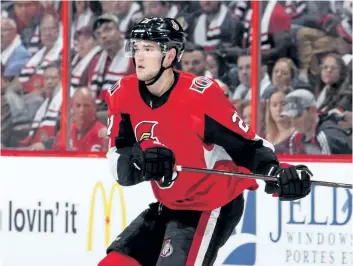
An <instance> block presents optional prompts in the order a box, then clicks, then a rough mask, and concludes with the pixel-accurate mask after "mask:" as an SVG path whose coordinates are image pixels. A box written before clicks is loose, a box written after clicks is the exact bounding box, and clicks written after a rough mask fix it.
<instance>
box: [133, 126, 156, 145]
mask: <svg viewBox="0 0 353 266" xmlns="http://www.w3.org/2000/svg"><path fill="white" fill-rule="evenodd" d="M157 124H158V122H157V121H141V122H140V123H138V124H137V125H136V126H135V137H136V140H137V141H138V142H140V141H142V140H145V139H153V140H156V141H158V142H159V140H158V138H157V137H156V136H155V135H154V127H155V126H156V125H157Z"/></svg>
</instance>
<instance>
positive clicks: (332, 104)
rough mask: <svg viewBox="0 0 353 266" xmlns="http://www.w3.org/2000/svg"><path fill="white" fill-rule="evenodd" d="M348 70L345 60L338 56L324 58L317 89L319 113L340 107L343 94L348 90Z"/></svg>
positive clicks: (331, 55)
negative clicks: (339, 103)
mask: <svg viewBox="0 0 353 266" xmlns="http://www.w3.org/2000/svg"><path fill="white" fill-rule="evenodd" d="M347 72H348V69H347V67H346V65H345V63H344V61H343V59H342V58H341V57H340V56H338V55H336V54H329V55H327V56H325V57H324V59H323V61H322V64H321V72H320V81H319V84H318V86H317V88H316V92H317V94H318V98H317V106H316V107H317V108H318V110H319V112H328V111H330V110H332V109H334V108H336V107H338V106H337V105H338V102H339V101H342V100H343V99H341V97H346V96H344V95H343V94H342V93H340V92H343V91H345V90H346V89H347V87H348V85H349V84H348V83H347ZM350 101H351V100H350Z"/></svg>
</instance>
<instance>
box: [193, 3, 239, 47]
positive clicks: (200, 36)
mask: <svg viewBox="0 0 353 266" xmlns="http://www.w3.org/2000/svg"><path fill="white" fill-rule="evenodd" d="M200 7H201V10H202V14H201V15H200V16H199V17H198V18H197V19H196V21H195V26H194V27H193V29H192V33H191V34H190V40H191V41H192V42H194V43H195V44H198V45H201V46H203V47H204V49H205V50H206V51H214V50H216V49H217V47H218V46H220V45H221V44H222V46H223V47H227V48H228V47H232V46H236V47H240V46H241V42H242V37H243V31H244V27H243V26H242V24H241V22H240V21H238V20H236V19H234V18H233V17H232V15H231V13H230V10H229V9H228V7H227V6H226V5H225V4H224V3H222V2H221V1H205V0H202V1H200Z"/></svg>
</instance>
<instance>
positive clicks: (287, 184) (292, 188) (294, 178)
mask: <svg viewBox="0 0 353 266" xmlns="http://www.w3.org/2000/svg"><path fill="white" fill-rule="evenodd" d="M282 166H284V167H282ZM282 166H279V165H278V166H272V167H270V168H269V171H268V173H266V174H267V175H270V176H275V177H277V178H278V181H277V182H271V181H266V187H265V192H266V193H269V194H273V193H276V194H278V196H279V199H280V200H282V201H291V200H297V199H301V198H304V197H305V196H306V195H308V194H309V193H310V191H311V182H310V177H311V176H312V175H313V174H312V173H311V171H310V170H309V169H308V167H307V166H305V165H297V166H292V165H287V164H282ZM298 171H300V177H299V175H298Z"/></svg>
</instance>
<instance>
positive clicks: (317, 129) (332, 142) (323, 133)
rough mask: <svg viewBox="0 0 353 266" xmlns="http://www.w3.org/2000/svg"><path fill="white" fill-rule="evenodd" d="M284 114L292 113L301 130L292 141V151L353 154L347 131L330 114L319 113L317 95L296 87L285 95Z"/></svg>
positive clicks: (290, 114)
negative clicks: (330, 117)
mask: <svg viewBox="0 0 353 266" xmlns="http://www.w3.org/2000/svg"><path fill="white" fill-rule="evenodd" d="M281 116H286V117H290V118H291V119H292V123H293V126H294V128H295V130H296V131H298V133H299V134H297V135H296V136H295V138H294V139H293V140H292V141H291V146H290V147H291V153H294V154H295V153H305V154H325V155H330V154H352V146H351V145H350V143H349V141H350V140H349V136H348V134H347V133H346V132H345V131H344V130H343V129H341V128H340V127H339V126H338V125H337V124H336V123H335V122H333V121H332V120H331V119H329V118H328V117H327V115H319V114H318V113H317V108H316V100H315V97H314V95H313V94H312V93H311V92H310V91H308V90H301V89H298V90H295V91H293V92H291V93H289V94H288V95H287V96H286V104H285V107H284V109H283V111H282V113H281Z"/></svg>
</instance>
